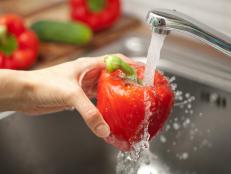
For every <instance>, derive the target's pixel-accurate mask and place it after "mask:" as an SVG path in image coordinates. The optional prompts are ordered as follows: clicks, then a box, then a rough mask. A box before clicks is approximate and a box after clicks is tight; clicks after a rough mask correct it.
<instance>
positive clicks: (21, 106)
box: [7, 55, 126, 138]
mask: <svg viewBox="0 0 231 174" xmlns="http://www.w3.org/2000/svg"><path fill="white" fill-rule="evenodd" d="M119 56H120V57H122V58H124V59H126V58H125V57H124V56H123V55H119ZM104 66H105V65H104V57H97V58H80V59H77V60H75V61H71V62H67V63H63V64H60V65H56V66H53V67H50V68H45V69H41V70H35V71H15V72H17V79H20V81H21V82H22V81H23V84H24V85H23V86H24V87H23V88H20V89H21V90H20V92H17V93H15V94H14V95H13V96H17V97H14V98H15V100H12V102H10V103H8V105H7V106H10V108H8V109H11V110H16V111H20V112H25V113H30V114H36V115H37V114H44V113H50V112H56V111H61V110H64V109H67V108H72V107H74V108H75V109H76V110H78V111H79V113H80V114H81V116H82V117H83V119H84V120H85V122H86V124H87V125H88V126H89V128H90V129H91V130H92V131H93V132H94V133H95V134H96V135H97V136H99V137H102V138H104V137H107V136H108V135H109V134H110V129H109V126H108V125H107V123H106V122H105V121H104V119H103V117H102V115H101V114H100V113H99V111H98V109H97V108H96V107H95V106H94V105H93V104H92V102H91V101H90V100H89V98H93V97H95V95H96V91H97V90H96V89H97V81H98V77H99V75H100V72H101V70H102V68H104ZM14 75H15V74H13V75H12V76H14ZM13 81H15V80H13ZM18 84H19V83H15V85H18ZM10 86H12V85H10ZM12 90H13V89H11V90H10V91H12Z"/></svg>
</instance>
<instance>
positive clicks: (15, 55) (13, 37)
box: [0, 14, 39, 69]
mask: <svg viewBox="0 0 231 174" xmlns="http://www.w3.org/2000/svg"><path fill="white" fill-rule="evenodd" d="M38 47H39V41H38V39H37V36H36V35H35V33H34V32H32V31H30V30H29V29H27V28H26V27H25V25H24V22H23V20H22V18H20V17H19V16H17V15H14V14H7V15H2V16H0V68H7V69H27V68H29V67H30V66H31V65H32V64H33V63H34V62H35V60H36V57H37V54H38Z"/></svg>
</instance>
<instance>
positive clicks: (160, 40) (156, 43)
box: [144, 32, 166, 86]
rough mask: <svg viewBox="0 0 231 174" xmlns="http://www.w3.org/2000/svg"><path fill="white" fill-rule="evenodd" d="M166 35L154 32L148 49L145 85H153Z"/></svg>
mask: <svg viewBox="0 0 231 174" xmlns="http://www.w3.org/2000/svg"><path fill="white" fill-rule="evenodd" d="M165 37H166V35H164V34H158V33H155V32H153V33H152V38H151V42H150V45H149V49H148V55H147V62H146V66H145V71H144V85H146V86H153V82H154V77H155V70H156V67H157V65H158V64H159V60H160V51H161V48H162V47H163V44H164V39H165Z"/></svg>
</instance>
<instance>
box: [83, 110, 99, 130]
mask: <svg viewBox="0 0 231 174" xmlns="http://www.w3.org/2000/svg"><path fill="white" fill-rule="evenodd" d="M100 120H101V119H100V115H99V112H98V111H97V110H96V109H89V110H88V111H87V112H86V117H85V121H86V122H87V124H88V125H89V126H90V127H93V126H95V125H97V124H98V123H99V122H100Z"/></svg>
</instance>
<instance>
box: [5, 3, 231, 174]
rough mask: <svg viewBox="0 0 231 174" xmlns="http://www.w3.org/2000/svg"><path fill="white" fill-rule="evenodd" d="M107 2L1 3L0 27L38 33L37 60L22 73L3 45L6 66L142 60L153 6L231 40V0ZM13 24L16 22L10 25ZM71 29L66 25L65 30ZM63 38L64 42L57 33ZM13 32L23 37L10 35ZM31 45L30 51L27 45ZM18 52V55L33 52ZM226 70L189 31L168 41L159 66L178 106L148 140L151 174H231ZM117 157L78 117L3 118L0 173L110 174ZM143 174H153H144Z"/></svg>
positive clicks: (223, 59)
mask: <svg viewBox="0 0 231 174" xmlns="http://www.w3.org/2000/svg"><path fill="white" fill-rule="evenodd" d="M86 2H87V3H86ZM104 2H107V1H105V0H72V1H66V0H33V1H32V0H0V27H1V24H3V25H5V24H4V22H3V21H7V20H9V18H8V17H5V15H6V14H7V13H11V14H12V13H13V14H15V15H16V16H21V23H24V24H23V25H24V26H25V27H26V30H32V31H33V32H34V34H35V35H36V37H37V40H36V39H34V40H33V43H34V44H35V45H37V46H38V47H37V46H36V47H35V48H34V47H33V50H32V51H33V52H34V53H35V54H33V57H30V59H31V61H30V62H24V63H25V64H20V65H24V66H19V64H17V63H18V62H13V61H12V62H13V63H12V62H11V63H12V64H9V60H14V59H13V57H12V53H13V52H14V51H16V50H17V48H10V53H9V52H8V53H7V54H6V50H5V47H4V48H3V47H1V44H0V53H1V54H0V60H3V61H0V68H10V69H40V68H45V67H49V66H52V65H55V64H59V63H63V62H66V61H70V60H74V59H76V58H79V57H83V56H99V55H105V54H111V53H123V54H125V55H127V56H129V57H131V58H134V57H138V58H136V59H134V60H135V61H142V62H145V61H146V58H145V57H146V55H147V51H148V47H149V43H150V39H151V31H150V27H149V26H147V25H146V24H145V18H146V15H147V13H148V11H149V10H151V9H153V8H168V9H175V10H177V11H180V12H183V13H185V14H187V15H189V16H190V17H193V18H195V19H197V20H199V21H201V22H202V23H205V24H207V25H209V26H211V27H212V28H214V29H217V30H219V31H220V32H222V33H224V34H226V35H225V37H226V38H227V40H228V37H230V36H231V22H230V19H231V1H230V0H219V1H217V0H203V1H201V0H194V1H189V0H174V1H173V0H121V1H119V0H111V1H110V2H111V3H106V4H107V5H105V3H104ZM108 2H109V1H108ZM84 3H85V6H84V5H83V4H84ZM119 3H120V5H119ZM86 4H88V5H87V6H86ZM109 5H110V6H109ZM105 7H108V8H106V9H105ZM89 14H91V15H89ZM95 14H97V15H95ZM16 18H17V17H16ZM3 19H4V20H3ZM6 19H7V20H6ZM17 19H18V18H17ZM44 20H46V22H44ZM15 21H16V19H15V18H13V24H15V23H16V22H15ZM17 22H18V21H17ZM53 22H55V23H53ZM66 22H70V23H69V24H68V27H67V24H66ZM9 23H10V22H9ZM83 23H84V24H83ZM20 25H21V24H20ZM57 29H58V30H57ZM60 31H62V33H63V34H64V35H62V36H60V34H59V33H58V32H60ZM44 33H45V34H44ZM7 34H8V36H12V37H16V38H17V37H20V36H18V34H15V33H14V32H11V31H8V33H7ZM12 37H11V38H12ZM28 38H29V39H31V38H32V36H31V35H30V37H28ZM33 38H34V37H33ZM0 39H1V38H0ZM9 42H10V41H9ZM15 42H17V40H16V41H15ZM28 43H29V44H28ZM28 43H27V44H26V45H27V46H28V45H30V44H31V42H29V41H28ZM18 44H19V47H20V43H18ZM229 44H230V43H229ZM20 48H21V47H20ZM22 48H23V49H22V50H21V51H25V50H28V49H29V50H30V51H31V49H32V48H31V47H30V46H28V47H26V48H25V47H22ZM8 51H9V50H8ZM16 65H17V66H16ZM230 67H231V58H230V56H228V55H224V54H223V53H221V52H218V51H217V50H215V49H214V48H212V47H211V46H209V45H207V44H205V43H203V42H201V41H199V40H198V39H195V38H193V37H191V36H190V35H189V34H188V33H184V34H183V33H179V32H171V33H170V34H169V35H168V36H167V37H166V39H165V43H164V46H163V49H162V52H161V59H160V64H159V66H158V68H159V69H160V70H161V71H163V72H164V73H165V75H166V76H168V77H169V79H171V84H172V87H173V88H174V89H175V92H176V103H178V104H177V106H175V107H174V110H173V112H172V114H171V117H170V119H169V121H168V122H167V123H166V125H165V127H164V128H163V130H162V131H161V133H159V134H158V136H157V137H156V138H155V139H154V140H153V141H152V142H151V148H150V149H151V151H152V152H153V153H154V154H155V155H157V156H158V158H156V160H155V161H153V163H151V164H147V165H149V166H148V167H149V168H151V169H152V171H153V173H152V174H158V173H162V174H168V173H176V174H205V173H209V174H218V173H219V174H230V173H231V166H230V164H229V163H230V160H231V148H230V147H231V141H230V138H229V134H230V132H231V114H230V113H231V68H230ZM93 102H94V103H96V101H95V100H94V101H93ZM182 102H183V105H181V103H182ZM117 153H118V151H117V150H116V149H115V148H113V147H112V146H110V145H108V144H106V143H105V142H104V141H102V140H100V139H98V138H96V137H95V136H94V135H93V134H92V133H91V132H90V130H88V128H87V126H86V125H85V124H84V122H83V120H82V119H81V116H80V115H79V114H78V113H77V112H73V111H63V112H60V113H54V114H48V115H44V116H42V117H34V118H33V117H27V116H25V115H24V114H22V113H14V112H10V113H0V173H3V174H16V173H17V174H31V173H33V174H63V173H67V174H76V173H84V174H92V173H99V174H112V173H115V170H116V154H117ZM149 173H150V172H149ZM149 173H148V174H149ZM125 174H127V173H125ZM139 174H147V170H140V173H139Z"/></svg>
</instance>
